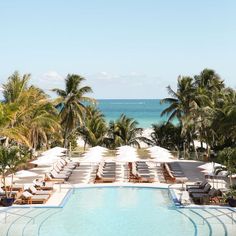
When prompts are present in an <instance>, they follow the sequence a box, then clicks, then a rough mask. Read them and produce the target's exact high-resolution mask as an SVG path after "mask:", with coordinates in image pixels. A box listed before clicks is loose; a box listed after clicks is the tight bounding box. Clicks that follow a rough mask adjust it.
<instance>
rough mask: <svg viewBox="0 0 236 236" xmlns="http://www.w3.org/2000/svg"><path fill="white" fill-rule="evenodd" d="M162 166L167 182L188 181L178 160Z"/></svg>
mask: <svg viewBox="0 0 236 236" xmlns="http://www.w3.org/2000/svg"><path fill="white" fill-rule="evenodd" d="M162 168H163V174H164V177H165V180H166V182H172V183H184V182H187V181H188V178H187V177H186V176H185V174H184V172H183V170H182V168H181V166H180V164H179V163H178V162H170V163H164V164H163V165H162Z"/></svg>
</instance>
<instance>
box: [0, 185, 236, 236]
mask: <svg viewBox="0 0 236 236" xmlns="http://www.w3.org/2000/svg"><path fill="white" fill-rule="evenodd" d="M10 211H11V213H13V214H10V213H9V214H8V218H7V220H6V221H4V215H3V216H2V218H1V214H0V235H1V236H5V235H6V236H37V235H38V236H54V235H55V236H77V235H79V236H108V235H109V236H110V235H114V236H116V235H117V236H169V235H171V236H222V235H224V236H228V235H229V236H231V235H232V236H235V235H236V214H235V213H233V211H232V210H231V209H207V208H206V209H204V208H202V209H180V208H176V207H175V206H174V205H173V202H172V200H171V199H170V198H169V195H168V190H166V189H155V188H142V187H139V188H137V187H105V188H104V187H99V188H98V187H95V188H83V189H77V190H75V191H74V193H72V194H71V196H70V197H69V198H68V201H67V202H66V204H65V206H64V207H63V208H15V209H10ZM14 214H15V215H14ZM233 214H234V215H233Z"/></svg>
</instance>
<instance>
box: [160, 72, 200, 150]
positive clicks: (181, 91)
mask: <svg viewBox="0 0 236 236" xmlns="http://www.w3.org/2000/svg"><path fill="white" fill-rule="evenodd" d="M167 89H168V93H169V94H170V95H171V98H164V99H162V100H161V103H168V104H169V106H168V107H167V108H166V109H164V110H163V111H162V113H161V115H162V116H163V115H169V118H168V122H170V121H172V120H174V119H175V118H177V119H178V121H179V125H180V127H181V129H182V136H184V137H185V140H186V145H187V146H186V149H187V150H189V149H190V142H192V143H193V146H194V142H193V138H194V133H195V130H194V126H193V125H192V124H193V122H192V119H191V116H190V114H191V113H190V110H191V107H192V102H193V101H194V95H195V91H196V90H195V87H194V84H193V79H192V78H191V77H178V84H177V91H176V92H175V91H174V90H172V89H171V87H170V86H168V87H167Z"/></svg>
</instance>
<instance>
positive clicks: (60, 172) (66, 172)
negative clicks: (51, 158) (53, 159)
mask: <svg viewBox="0 0 236 236" xmlns="http://www.w3.org/2000/svg"><path fill="white" fill-rule="evenodd" d="M53 169H54V170H55V171H56V172H57V173H58V174H63V175H68V176H70V175H71V174H72V170H64V169H62V170H60V169H59V168H58V167H57V166H55V167H54V168H53Z"/></svg>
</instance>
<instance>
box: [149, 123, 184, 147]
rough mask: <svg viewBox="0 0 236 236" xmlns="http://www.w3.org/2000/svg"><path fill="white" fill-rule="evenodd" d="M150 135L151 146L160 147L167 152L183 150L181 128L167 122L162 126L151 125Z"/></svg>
mask: <svg viewBox="0 0 236 236" xmlns="http://www.w3.org/2000/svg"><path fill="white" fill-rule="evenodd" d="M152 129H153V132H152V133H151V141H152V145H157V146H161V147H164V148H167V149H169V150H175V151H181V150H183V142H184V140H183V138H182V137H181V127H180V126H179V125H176V126H175V125H173V124H171V123H169V122H167V123H163V124H153V125H152Z"/></svg>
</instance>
